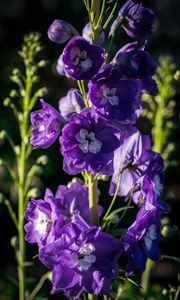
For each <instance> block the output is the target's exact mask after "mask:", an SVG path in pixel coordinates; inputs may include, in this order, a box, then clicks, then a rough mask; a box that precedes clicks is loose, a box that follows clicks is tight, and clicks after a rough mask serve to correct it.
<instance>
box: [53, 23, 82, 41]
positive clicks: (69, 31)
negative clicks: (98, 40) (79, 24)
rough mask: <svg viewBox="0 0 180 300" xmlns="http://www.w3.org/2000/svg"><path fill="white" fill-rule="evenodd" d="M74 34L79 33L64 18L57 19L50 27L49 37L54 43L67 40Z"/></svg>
mask: <svg viewBox="0 0 180 300" xmlns="http://www.w3.org/2000/svg"><path fill="white" fill-rule="evenodd" d="M74 35H78V32H77V31H76V29H75V28H74V27H73V26H72V25H71V24H69V23H67V22H65V21H62V20H55V21H54V22H53V23H52V24H51V25H50V27H49V29H48V38H49V39H50V40H51V41H52V42H54V43H59V44H61V43H64V42H67V41H68V40H69V39H70V38H71V37H73V36H74Z"/></svg>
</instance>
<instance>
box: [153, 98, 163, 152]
mask: <svg viewBox="0 0 180 300" xmlns="http://www.w3.org/2000/svg"><path fill="white" fill-rule="evenodd" d="M159 98H160V99H159V101H158V106H157V111H156V115H155V122H154V128H153V141H154V145H153V150H154V151H156V152H159V153H162V151H163V144H164V138H163V122H164V120H163V114H164V103H165V101H164V100H163V99H161V97H160V96H159Z"/></svg>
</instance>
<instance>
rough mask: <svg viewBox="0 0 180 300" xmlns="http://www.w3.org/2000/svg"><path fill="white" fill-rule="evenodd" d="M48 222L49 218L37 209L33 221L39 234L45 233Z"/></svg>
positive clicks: (49, 221)
mask: <svg viewBox="0 0 180 300" xmlns="http://www.w3.org/2000/svg"><path fill="white" fill-rule="evenodd" d="M50 223H51V220H50V219H49V218H48V216H47V215H46V214H45V213H43V212H42V211H40V210H38V216H37V218H36V220H35V222H34V228H35V231H37V232H38V233H39V234H40V235H44V234H46V233H47V230H48V227H49V224H50Z"/></svg>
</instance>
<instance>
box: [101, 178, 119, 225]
mask: <svg viewBox="0 0 180 300" xmlns="http://www.w3.org/2000/svg"><path fill="white" fill-rule="evenodd" d="M121 177H122V174H120V175H119V179H118V183H117V187H116V190H115V193H114V197H113V198H112V201H111V204H110V205H109V208H108V210H107V212H106V214H105V216H104V218H103V221H104V220H106V219H107V217H108V215H109V214H110V212H111V209H112V208H113V205H114V203H115V201H116V198H117V196H118V191H119V187H120V184H121Z"/></svg>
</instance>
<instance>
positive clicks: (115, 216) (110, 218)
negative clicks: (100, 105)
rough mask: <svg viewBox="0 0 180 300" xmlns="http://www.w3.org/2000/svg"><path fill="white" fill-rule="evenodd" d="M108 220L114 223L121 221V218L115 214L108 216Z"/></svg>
mask: <svg viewBox="0 0 180 300" xmlns="http://www.w3.org/2000/svg"><path fill="white" fill-rule="evenodd" d="M107 220H108V221H110V222H111V223H112V224H117V223H119V220H120V218H119V216H118V215H117V214H114V215H111V216H110V217H108V218H107Z"/></svg>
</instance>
